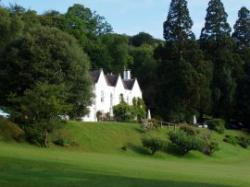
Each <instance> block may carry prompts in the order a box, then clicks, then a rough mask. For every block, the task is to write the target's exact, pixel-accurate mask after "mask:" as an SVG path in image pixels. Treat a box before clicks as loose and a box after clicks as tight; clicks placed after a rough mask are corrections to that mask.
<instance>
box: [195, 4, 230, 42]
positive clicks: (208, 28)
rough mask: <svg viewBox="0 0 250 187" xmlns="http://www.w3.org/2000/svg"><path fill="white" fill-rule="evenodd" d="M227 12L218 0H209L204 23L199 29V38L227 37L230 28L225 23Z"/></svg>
mask: <svg viewBox="0 0 250 187" xmlns="http://www.w3.org/2000/svg"><path fill="white" fill-rule="evenodd" d="M227 17H228V15H227V13H226V11H225V9H224V6H223V4H222V2H221V1H220V0H210V2H209V4H208V8H207V16H206V23H205V26H204V28H203V29H202V31H201V36H200V39H201V40H209V39H213V40H216V39H218V38H220V37H229V36H230V32H231V28H230V25H229V24H228V23H227Z"/></svg>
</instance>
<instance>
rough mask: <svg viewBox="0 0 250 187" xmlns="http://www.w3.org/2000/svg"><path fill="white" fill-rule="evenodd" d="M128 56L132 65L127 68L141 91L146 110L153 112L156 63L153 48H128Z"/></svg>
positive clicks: (155, 91) (155, 93)
mask: <svg viewBox="0 0 250 187" xmlns="http://www.w3.org/2000/svg"><path fill="white" fill-rule="evenodd" d="M129 51H130V52H129V53H130V55H131V56H132V57H133V63H132V64H131V65H130V66H129V68H130V69H131V70H132V74H133V75H134V76H135V77H136V78H137V79H138V82H139V83H140V87H141V89H142V91H143V99H144V101H145V103H146V105H147V107H148V108H150V109H151V110H155V108H156V107H157V106H156V103H155V96H156V95H157V89H156V84H157V83H158V81H159V80H158V79H157V66H158V63H157V61H156V60H155V58H154V47H152V46H150V45H146V44H144V45H142V46H140V47H130V50H129Z"/></svg>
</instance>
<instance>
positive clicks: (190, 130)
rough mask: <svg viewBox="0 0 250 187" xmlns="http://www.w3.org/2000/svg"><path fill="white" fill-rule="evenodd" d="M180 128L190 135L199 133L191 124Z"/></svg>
mask: <svg viewBox="0 0 250 187" xmlns="http://www.w3.org/2000/svg"><path fill="white" fill-rule="evenodd" d="M180 130H182V131H184V132H186V133H187V134H188V135H197V134H198V133H199V131H198V130H197V129H196V128H195V127H192V126H190V125H182V126H180Z"/></svg>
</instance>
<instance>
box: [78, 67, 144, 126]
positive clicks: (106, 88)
mask: <svg viewBox="0 0 250 187" xmlns="http://www.w3.org/2000/svg"><path fill="white" fill-rule="evenodd" d="M90 75H91V78H92V81H93V94H94V98H93V101H92V105H91V106H89V114H88V115H86V116H84V117H83V118H82V120H83V121H97V112H101V113H103V114H107V113H109V115H110V116H111V117H113V106H115V105H117V104H119V103H120V100H121V96H123V98H124V100H125V102H127V103H128V104H130V105H132V102H133V98H142V91H141V88H140V86H139V84H138V81H137V79H136V78H135V79H132V78H131V73H130V71H129V70H125V71H124V72H123V78H122V77H121V76H120V75H113V74H106V75H105V73H104V72H103V70H96V71H92V72H90Z"/></svg>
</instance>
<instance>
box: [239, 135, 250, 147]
mask: <svg viewBox="0 0 250 187" xmlns="http://www.w3.org/2000/svg"><path fill="white" fill-rule="evenodd" d="M238 144H239V145H240V146H241V147H243V148H245V149H247V148H248V146H249V145H250V139H248V138H246V137H238Z"/></svg>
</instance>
